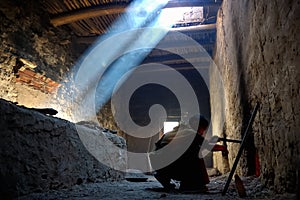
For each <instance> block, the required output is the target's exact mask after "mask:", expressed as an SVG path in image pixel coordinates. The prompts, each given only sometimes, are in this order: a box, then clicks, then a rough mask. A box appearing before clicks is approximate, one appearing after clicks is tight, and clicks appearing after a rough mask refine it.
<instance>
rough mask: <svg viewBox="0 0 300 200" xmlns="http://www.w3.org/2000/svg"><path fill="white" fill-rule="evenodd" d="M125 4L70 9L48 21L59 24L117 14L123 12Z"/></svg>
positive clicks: (54, 24) (55, 24)
mask: <svg viewBox="0 0 300 200" xmlns="http://www.w3.org/2000/svg"><path fill="white" fill-rule="evenodd" d="M125 9H126V6H124V5H111V6H101V7H100V6H99V7H89V8H84V9H79V10H74V11H70V12H67V13H64V14H61V15H59V16H56V17H54V18H52V19H50V23H51V24H52V25H53V26H61V25H64V24H69V23H72V22H76V21H78V20H83V19H88V18H92V17H99V16H105V15H112V14H119V13H122V12H124V10H125Z"/></svg>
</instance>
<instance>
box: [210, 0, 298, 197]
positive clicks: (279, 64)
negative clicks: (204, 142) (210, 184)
mask: <svg viewBox="0 0 300 200" xmlns="http://www.w3.org/2000/svg"><path fill="white" fill-rule="evenodd" d="M299 13H300V2H299V0H291V1H263V0H257V1H247V0H224V1H223V4H222V6H221V9H220V10H219V13H218V19H217V42H216V44H217V45H216V51H215V55H214V60H215V62H216V64H217V66H218V69H219V72H220V73H221V77H222V80H223V86H224V97H223V98H224V106H223V109H222V111H223V112H224V116H225V125H226V127H225V128H224V126H221V125H220V120H219V119H218V118H217V117H216V116H217V115H218V113H213V114H212V116H213V117H212V123H213V126H214V127H216V128H215V130H213V132H215V133H219V134H220V135H221V136H222V135H226V136H227V137H228V138H234V139H240V138H241V137H242V136H241V133H242V132H243V131H244V130H245V125H246V124H247V122H248V120H249V115H250V113H251V111H252V110H253V107H254V105H255V103H256V102H259V103H260V108H259V111H258V113H257V116H256V118H255V121H254V124H253V128H252V130H251V133H252V137H251V138H250V140H249V141H248V142H247V144H248V146H247V148H246V151H245V152H244V154H243V156H242V159H241V160H240V162H239V166H238V169H237V172H238V173H240V174H243V175H246V174H249V175H250V174H253V173H254V171H255V170H257V169H256V168H255V158H259V162H260V177H261V179H262V181H263V182H264V183H265V184H266V185H267V186H270V187H274V188H275V190H276V191H278V192H282V191H294V190H295V187H296V178H295V177H296V167H297V156H298V155H299V153H300V136H299V130H300V121H299V115H300V107H299V99H300V84H299V83H300V66H299V65H300V58H299V53H300V35H299V31H300V26H299V24H300V17H299ZM215 75H216V72H215V73H213V76H212V80H214V76H215ZM213 84H214V83H213V81H212V82H211V85H212V87H214V85H213ZM217 98H218V96H217V95H216V94H215V93H213V94H212V104H213V103H215V102H216V99H217ZM220 127H221V128H220ZM228 148H229V152H230V153H229V164H230V166H232V163H233V161H234V159H235V155H236V153H237V150H238V148H239V145H238V144H229V145H228ZM256 151H257V156H255V152H256ZM218 156H219V158H217V157H218ZM218 156H216V157H215V163H216V165H217V167H224V166H222V163H221V158H220V155H218ZM257 166H258V165H256V167H257Z"/></svg>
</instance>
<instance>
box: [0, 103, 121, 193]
mask: <svg viewBox="0 0 300 200" xmlns="http://www.w3.org/2000/svg"><path fill="white" fill-rule="evenodd" d="M0 112H1V115H0V137H1V140H0V184H1V185H0V196H1V197H5V196H6V197H12V196H20V195H23V194H27V193H31V192H39V191H47V190H50V189H61V188H68V187H70V186H72V185H75V184H81V183H89V182H99V181H111V180H120V179H122V178H123V172H121V171H116V170H113V169H112V168H110V167H108V166H107V165H104V164H102V163H101V162H99V161H98V160H97V159H96V158H95V157H93V156H92V154H91V153H90V152H89V151H88V150H87V148H86V147H85V146H84V144H83V142H82V140H81V139H82V138H81V137H82V135H81V136H80V134H78V133H77V129H76V128H75V124H73V123H71V122H68V121H65V120H61V119H58V118H54V117H51V116H46V115H44V114H41V113H38V112H36V111H33V110H30V109H27V108H20V107H18V106H16V105H14V104H12V103H9V102H6V101H4V100H0ZM83 125H84V127H85V128H84V130H86V133H85V134H87V135H89V136H91V135H92V134H94V133H95V132H97V134H96V135H98V134H102V133H101V130H99V128H98V129H95V128H94V127H93V126H90V125H89V124H87V125H85V123H81V127H82V126H83ZM99 131H100V132H99ZM105 136H106V137H107V136H109V139H110V140H111V141H112V142H113V143H114V145H116V146H118V147H120V148H123V149H125V150H126V143H125V140H124V139H122V138H120V137H119V136H116V135H114V134H110V133H108V132H106V133H105ZM96 138H97V137H96ZM99 139H100V138H99ZM97 148H99V149H100V151H97V154H98V155H99V154H101V155H102V156H104V157H108V159H109V160H116V161H117V164H118V165H121V167H122V166H123V167H124V169H125V168H126V155H123V156H122V154H120V152H117V153H116V152H114V151H113V149H110V148H106V144H105V143H103V142H100V143H99V145H98V146H97ZM104 154H105V155H104ZM120 155H121V157H120Z"/></svg>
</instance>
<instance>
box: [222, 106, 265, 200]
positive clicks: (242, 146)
mask: <svg viewBox="0 0 300 200" xmlns="http://www.w3.org/2000/svg"><path fill="white" fill-rule="evenodd" d="M258 107H259V104H258V103H256V105H255V107H254V110H253V112H252V114H251V117H250V120H249V122H248V125H247V128H246V130H245V133H244V137H243V140H242V143H241V146H240V149H239V151H238V153H237V155H236V157H235V160H234V163H233V165H232V169H231V171H230V174H229V176H228V179H227V181H226V184H225V186H224V189H223V191H222V195H223V196H224V195H225V194H226V192H227V190H228V187H229V184H230V181H231V179H232V177H233V174H234V172H235V169H236V167H237V164H238V162H239V160H240V158H241V156H242V153H243V150H244V148H245V144H246V142H247V138H248V137H249V129H250V128H251V127H252V124H253V121H254V118H255V115H256V113H257V110H258Z"/></svg>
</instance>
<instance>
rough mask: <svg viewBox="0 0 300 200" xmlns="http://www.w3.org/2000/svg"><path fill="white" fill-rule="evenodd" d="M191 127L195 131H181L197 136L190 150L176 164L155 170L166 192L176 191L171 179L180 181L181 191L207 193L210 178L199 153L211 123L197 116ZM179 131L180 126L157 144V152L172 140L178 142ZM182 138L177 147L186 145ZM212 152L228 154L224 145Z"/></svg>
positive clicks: (215, 146) (165, 135)
mask: <svg viewBox="0 0 300 200" xmlns="http://www.w3.org/2000/svg"><path fill="white" fill-rule="evenodd" d="M189 125H190V127H191V128H192V129H193V130H192V129H189V131H188V130H187V131H181V132H184V134H195V135H194V136H193V137H194V138H193V140H192V142H191V143H190V145H189V146H188V148H187V149H186V150H185V151H184V153H183V154H182V155H181V156H179V158H178V159H176V160H175V161H174V162H172V163H171V164H169V165H167V166H165V167H163V168H161V169H157V170H155V175H154V176H155V178H156V179H157V180H158V181H159V182H160V183H161V184H162V186H163V187H164V189H165V190H166V191H170V190H173V189H175V185H174V184H172V183H171V179H173V180H177V181H180V187H179V191H182V192H185V191H187V192H188V191H195V192H206V191H207V187H206V186H205V185H206V184H207V183H209V178H208V174H207V171H206V167H205V164H204V160H203V158H199V151H200V148H201V145H202V143H203V141H204V134H205V132H206V129H207V128H208V125H209V123H208V121H207V120H206V119H205V118H204V117H203V116H201V115H196V116H194V117H192V118H191V119H190V120H189ZM178 129H179V126H178V127H175V128H174V129H173V130H172V131H171V132H168V133H166V134H164V135H163V136H162V137H161V138H160V139H159V140H158V141H157V142H156V151H157V150H159V149H161V148H163V147H165V146H166V145H168V144H169V143H170V142H171V141H172V140H176V137H177V136H176V135H178ZM174 138H175V139H174ZM182 138H184V137H180V139H177V140H178V141H176V142H175V147H177V146H182V144H183V145H185V144H186V143H185V144H184V140H182ZM212 151H225V152H227V149H226V147H225V146H223V145H218V144H214V146H213V147H212ZM154 153H155V152H154ZM158 161H159V159H158ZM153 164H155V163H153Z"/></svg>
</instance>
